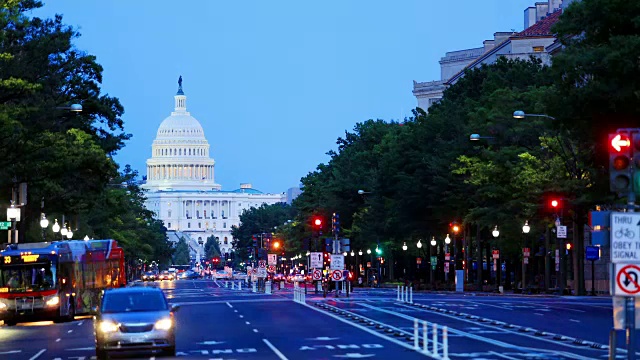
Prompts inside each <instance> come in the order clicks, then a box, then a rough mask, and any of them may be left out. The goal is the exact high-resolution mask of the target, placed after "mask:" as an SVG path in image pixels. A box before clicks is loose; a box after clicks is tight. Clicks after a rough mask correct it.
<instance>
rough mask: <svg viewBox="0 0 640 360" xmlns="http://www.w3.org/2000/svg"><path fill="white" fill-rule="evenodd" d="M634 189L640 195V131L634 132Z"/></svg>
mask: <svg viewBox="0 0 640 360" xmlns="http://www.w3.org/2000/svg"><path fill="white" fill-rule="evenodd" d="M631 145H632V146H633V150H632V151H633V179H632V180H633V191H635V192H636V194H638V195H640V133H634V134H633V142H632V144H631Z"/></svg>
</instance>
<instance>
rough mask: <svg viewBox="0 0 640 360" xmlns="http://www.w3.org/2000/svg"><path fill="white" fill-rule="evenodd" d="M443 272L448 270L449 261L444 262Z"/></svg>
mask: <svg viewBox="0 0 640 360" xmlns="http://www.w3.org/2000/svg"><path fill="white" fill-rule="evenodd" d="M444 272H446V273H448V272H449V263H448V262H446V263H444Z"/></svg>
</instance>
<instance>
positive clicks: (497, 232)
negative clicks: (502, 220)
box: [491, 225, 500, 238]
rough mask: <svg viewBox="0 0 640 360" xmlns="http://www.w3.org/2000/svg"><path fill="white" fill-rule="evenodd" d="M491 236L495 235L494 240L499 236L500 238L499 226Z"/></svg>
mask: <svg viewBox="0 0 640 360" xmlns="http://www.w3.org/2000/svg"><path fill="white" fill-rule="evenodd" d="M491 235H493V237H494V238H497V237H498V236H500V230H498V225H496V227H494V228H493V231H492V232H491Z"/></svg>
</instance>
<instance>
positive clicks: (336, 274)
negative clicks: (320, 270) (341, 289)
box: [331, 270, 342, 281]
mask: <svg viewBox="0 0 640 360" xmlns="http://www.w3.org/2000/svg"><path fill="white" fill-rule="evenodd" d="M331 280H333V281H342V270H333V271H332V272H331Z"/></svg>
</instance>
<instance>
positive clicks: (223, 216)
mask: <svg viewBox="0 0 640 360" xmlns="http://www.w3.org/2000/svg"><path fill="white" fill-rule="evenodd" d="M222 218H223V219H224V210H222Z"/></svg>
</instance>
